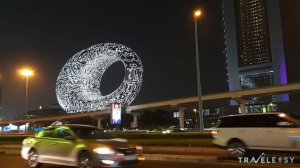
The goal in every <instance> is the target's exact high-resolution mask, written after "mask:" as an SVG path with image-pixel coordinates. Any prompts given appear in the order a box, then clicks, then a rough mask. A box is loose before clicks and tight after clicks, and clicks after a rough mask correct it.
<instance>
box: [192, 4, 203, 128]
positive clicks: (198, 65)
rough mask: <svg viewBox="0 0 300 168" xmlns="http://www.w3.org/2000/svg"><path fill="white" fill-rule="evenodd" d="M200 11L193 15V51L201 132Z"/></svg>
mask: <svg viewBox="0 0 300 168" xmlns="http://www.w3.org/2000/svg"><path fill="white" fill-rule="evenodd" d="M200 15H201V11H200V10H197V11H195V13H194V17H195V49H196V67H197V88H198V111H199V130H200V132H203V130H204V123H203V111H202V100H201V78H200V75H201V74H200V62H199V49H198V28H197V19H198V18H199V17H200Z"/></svg>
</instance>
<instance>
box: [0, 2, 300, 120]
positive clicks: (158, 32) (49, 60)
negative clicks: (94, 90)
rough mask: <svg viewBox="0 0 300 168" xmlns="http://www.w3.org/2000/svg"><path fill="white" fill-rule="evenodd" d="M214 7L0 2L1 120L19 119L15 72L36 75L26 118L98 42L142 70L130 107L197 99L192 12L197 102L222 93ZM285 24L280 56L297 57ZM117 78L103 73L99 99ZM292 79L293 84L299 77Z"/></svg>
mask: <svg viewBox="0 0 300 168" xmlns="http://www.w3.org/2000/svg"><path fill="white" fill-rule="evenodd" d="M284 1H285V2H283V0H282V4H281V5H282V6H283V10H282V11H283V15H285V16H289V17H290V15H292V14H289V13H290V12H289V11H288V9H289V10H291V11H294V13H293V15H292V16H293V18H289V19H296V18H297V17H299V12H298V11H299V2H295V1H293V0H284ZM221 2H222V1H221V0H176V1H174V0H142V1H141V0H81V1H80V0H64V1H61V0H49V1H38V0H26V1H20V0H1V1H0V20H1V21H0V56H1V57H0V74H1V76H2V77H1V79H0V83H1V85H2V92H3V93H2V106H3V108H4V112H3V113H2V114H1V115H2V116H1V117H10V118H11V117H13V116H14V115H15V114H22V113H24V108H25V107H24V106H25V78H24V77H21V76H20V75H18V74H17V70H18V69H19V68H21V67H23V66H28V67H32V68H33V69H34V70H35V75H34V76H33V77H31V78H30V79H29V95H28V98H29V102H28V105H29V110H33V109H37V108H38V107H39V106H40V105H41V106H43V107H49V106H50V105H51V104H57V100H56V94H55V84H56V79H57V76H58V74H59V72H60V70H61V68H62V67H63V66H64V64H65V63H66V61H67V60H68V59H70V58H71V57H72V56H73V55H74V54H75V53H77V52H78V51H80V50H82V49H85V48H88V47H89V46H91V45H94V44H97V43H105V42H113V43H120V44H123V45H125V46H127V47H129V48H131V49H132V50H134V51H135V52H136V53H137V55H138V56H139V57H140V58H141V60H142V62H143V66H144V81H143V86H142V88H141V91H140V93H139V94H138V96H137V97H136V99H135V101H134V102H133V104H141V103H149V102H155V101H160V100H168V99H174V98H182V97H189V96H196V95H197V87H196V64H195V43H194V42H195V41H194V20H193V19H194V18H193V10H194V9H196V8H198V7H201V9H202V10H203V12H204V15H203V17H202V18H201V19H200V20H199V24H198V28H199V29H198V33H199V52H200V60H201V61H200V62H201V63H200V64H201V79H202V91H203V94H209V93H217V92H224V91H227V83H226V62H225V61H226V58H225V55H224V53H223V51H224V49H225V44H224V34H223V22H222V4H221ZM293 3H296V4H297V5H295V4H293ZM293 9H294V10H293ZM297 14H298V15H297ZM289 19H286V20H283V23H284V24H285V25H284V26H283V30H284V31H285V32H284V35H285V36H286V37H287V38H284V40H285V47H287V48H288V47H289V49H288V51H286V53H287V52H288V54H289V55H293V56H295V57H296V56H298V55H296V51H294V49H295V48H297V47H295V45H293V44H296V45H297V44H298V45H299V39H300V37H299V34H297V35H296V36H295V35H293V34H290V33H292V32H294V33H296V32H297V31H298V30H300V29H299V23H295V22H298V20H300V19H298V20H297V21H295V20H294V22H293V23H292V22H291V21H290V20H289ZM290 24H293V25H290ZM297 33H298V32H297ZM291 38H292V39H291ZM293 40H294V41H293ZM290 43H292V44H290ZM299 58H300V57H299V56H298V57H297V58H296V59H298V60H297V61H298V62H300V61H299ZM287 62H288V63H289V62H292V63H293V62H295V60H294V59H287ZM290 67H292V66H290ZM288 68H289V66H288ZM293 72H294V71H293ZM123 73H124V70H123V69H122V66H121V65H120V64H116V65H113V66H112V67H110V68H109V69H108V71H107V72H106V73H105V76H104V81H103V82H102V84H103V86H101V88H100V89H101V90H102V92H104V93H110V92H112V91H113V90H114V89H116V88H117V87H118V84H119V83H120V82H121V80H122V78H123ZM297 73H298V74H297ZM293 75H294V76H297V75H298V76H300V75H299V71H297V72H294V74H293ZM293 80H295V81H297V79H296V78H295V79H293Z"/></svg>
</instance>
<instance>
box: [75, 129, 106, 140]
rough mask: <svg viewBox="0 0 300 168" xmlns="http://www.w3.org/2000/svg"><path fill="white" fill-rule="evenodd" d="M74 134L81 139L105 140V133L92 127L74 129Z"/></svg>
mask: <svg viewBox="0 0 300 168" xmlns="http://www.w3.org/2000/svg"><path fill="white" fill-rule="evenodd" d="M71 129H72V130H73V132H74V133H75V134H76V135H77V136H78V137H79V138H81V139H101V138H104V132H103V130H101V129H98V128H92V127H73V128H71Z"/></svg>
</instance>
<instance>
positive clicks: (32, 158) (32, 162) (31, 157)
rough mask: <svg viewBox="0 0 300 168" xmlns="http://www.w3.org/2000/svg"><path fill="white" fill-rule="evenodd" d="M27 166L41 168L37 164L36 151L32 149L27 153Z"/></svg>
mask: <svg viewBox="0 0 300 168" xmlns="http://www.w3.org/2000/svg"><path fill="white" fill-rule="evenodd" d="M27 164H28V166H29V167H34V168H38V167H41V164H40V163H39V162H38V153H37V152H36V150H34V149H32V150H30V151H29V153H28V161H27Z"/></svg>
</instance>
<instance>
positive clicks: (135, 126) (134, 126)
mask: <svg viewBox="0 0 300 168" xmlns="http://www.w3.org/2000/svg"><path fill="white" fill-rule="evenodd" d="M131 115H133V122H131V128H137V127H138V126H139V125H138V117H139V116H140V114H138V113H131Z"/></svg>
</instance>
